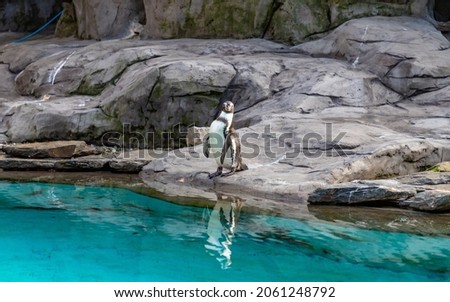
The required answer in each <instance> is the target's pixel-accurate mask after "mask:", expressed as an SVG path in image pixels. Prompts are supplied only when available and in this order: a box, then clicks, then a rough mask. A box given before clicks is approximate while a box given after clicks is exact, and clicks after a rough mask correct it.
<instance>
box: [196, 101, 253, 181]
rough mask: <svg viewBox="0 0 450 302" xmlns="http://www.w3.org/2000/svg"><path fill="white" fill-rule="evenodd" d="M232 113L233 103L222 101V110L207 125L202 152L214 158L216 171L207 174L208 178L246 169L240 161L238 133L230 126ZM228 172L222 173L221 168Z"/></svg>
mask: <svg viewBox="0 0 450 302" xmlns="http://www.w3.org/2000/svg"><path fill="white" fill-rule="evenodd" d="M233 115H234V104H233V103H232V102H230V101H227V102H225V103H223V106H222V111H221V112H220V115H219V117H218V118H217V119H215V120H214V121H213V122H212V123H211V126H210V127H209V133H208V134H207V135H206V137H205V139H204V141H203V154H204V155H205V156H206V157H210V154H211V155H212V156H213V157H214V158H215V159H216V162H217V171H216V172H214V173H210V174H209V178H214V177H217V176H230V175H233V174H234V173H235V172H237V171H242V170H247V169H248V167H247V165H245V164H244V163H243V162H242V158H241V141H240V139H239V134H238V133H237V132H236V130H235V129H234V128H233V127H232V126H231V124H232V122H233ZM224 167H225V168H226V169H229V170H230V172H227V173H224V174H222V171H223V168H224Z"/></svg>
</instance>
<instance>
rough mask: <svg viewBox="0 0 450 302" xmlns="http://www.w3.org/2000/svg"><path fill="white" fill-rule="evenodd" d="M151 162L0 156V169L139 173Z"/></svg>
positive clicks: (102, 157) (98, 156)
mask: <svg viewBox="0 0 450 302" xmlns="http://www.w3.org/2000/svg"><path fill="white" fill-rule="evenodd" d="M150 161H151V160H149V159H136V158H108V157H104V156H102V155H94V156H92V155H91V156H81V157H77V158H71V159H62V158H39V159H36V158H33V159H30V158H16V157H11V156H5V155H0V169H3V170H5V171H24V170H25V171H43V170H44V171H49V170H56V171H85V172H91V171H113V172H122V173H139V172H140V171H141V170H142V167H144V166H145V165H147V164H148V163H149V162H150Z"/></svg>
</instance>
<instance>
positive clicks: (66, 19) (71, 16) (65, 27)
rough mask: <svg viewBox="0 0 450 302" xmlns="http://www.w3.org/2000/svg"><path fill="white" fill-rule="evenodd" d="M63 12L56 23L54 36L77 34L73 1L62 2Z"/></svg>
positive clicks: (62, 36) (64, 36)
mask: <svg viewBox="0 0 450 302" xmlns="http://www.w3.org/2000/svg"><path fill="white" fill-rule="evenodd" d="M63 8H64V11H63V14H62V15H61V17H60V18H59V19H58V23H57V24H56V29H55V36H56V37H58V38H66V37H72V36H76V34H77V29H78V26H77V19H76V16H75V7H74V5H73V3H66V2H64V3H63Z"/></svg>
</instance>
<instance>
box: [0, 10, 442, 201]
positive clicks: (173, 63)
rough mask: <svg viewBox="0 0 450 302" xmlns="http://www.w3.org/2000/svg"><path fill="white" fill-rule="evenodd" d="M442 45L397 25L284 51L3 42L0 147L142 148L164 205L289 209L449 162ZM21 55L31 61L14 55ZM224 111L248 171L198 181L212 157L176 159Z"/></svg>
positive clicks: (382, 21)
mask: <svg viewBox="0 0 450 302" xmlns="http://www.w3.org/2000/svg"><path fill="white" fill-rule="evenodd" d="M375 29H376V30H375ZM49 44H51V45H54V46H52V47H42V45H49ZM449 46H450V44H449V42H448V40H447V39H446V38H445V37H444V36H443V35H442V34H441V33H440V32H438V31H437V30H436V29H435V28H434V27H433V26H432V25H430V24H428V23H427V22H426V21H423V20H422V19H416V18H410V17H395V18H394V17H392V18H387V17H372V18H363V19H358V20H352V21H350V22H347V23H345V24H343V25H342V26H340V27H338V28H337V29H336V30H334V31H333V32H331V33H330V34H329V35H328V36H326V37H324V38H322V39H320V40H317V41H313V42H308V43H304V44H300V45H297V46H294V47H290V46H286V45H283V44H278V43H274V42H270V41H267V40H262V39H252V40H193V39H183V40H164V41H143V40H110V41H103V42H94V41H88V42H86V41H76V40H70V39H63V40H56V39H49V40H45V39H39V40H35V41H30V42H24V43H22V44H8V45H5V46H2V47H1V48H0V62H1V65H0V67H1V68H3V70H5V73H3V74H2V81H1V82H2V84H1V86H0V91H9V92H8V93H6V92H5V94H4V95H2V98H0V108H1V109H2V110H1V111H0V121H1V122H0V139H1V140H3V141H4V142H8V143H18V142H29V141H43V140H57V139H64V140H69V139H81V140H84V141H86V142H88V143H93V144H97V145H102V144H104V145H110V146H116V147H122V146H125V147H140V148H146V149H151V150H152V151H154V152H153V153H154V154H152V155H151V160H152V161H151V163H150V164H149V165H148V166H146V167H145V168H144V169H143V171H142V172H141V177H142V178H143V179H144V181H145V182H146V183H147V184H148V185H150V186H152V187H154V188H156V189H158V190H160V191H162V192H165V193H167V194H183V195H187V196H198V195H201V194H202V193H199V192H204V191H205V190H219V191H224V192H228V193H231V194H237V195H239V194H241V193H242V194H244V193H245V194H250V195H253V196H259V197H265V198H271V199H280V200H289V201H294V202H302V201H306V200H307V197H308V195H309V194H310V193H311V192H313V191H314V190H316V189H317V188H323V187H326V186H328V185H335V184H336V183H344V182H350V181H353V180H361V179H365V180H373V179H378V178H387V177H391V176H394V175H409V174H412V173H415V172H419V171H423V170H425V169H427V168H428V167H431V166H434V165H435V164H437V163H439V162H442V161H448V160H450V147H449V144H448V142H449V139H450V130H449V129H450V127H449V126H450V120H449V117H450V111H449V110H450V109H449V108H450V107H449V106H448V102H449V95H450V94H449V93H450V91H449V89H450V88H449V85H450V61H448V60H447V59H446V58H448V55H449V53H448V49H449ZM25 49H26V51H30V52H31V53H32V54H33V60H31V61H30V59H29V58H27V57H25V56H23V57H18V56H17V55H16V54H17V53H20V52H21V51H25ZM11 87H14V88H15V90H16V91H10V89H9V88H11ZM226 100H231V101H233V102H234V103H235V108H236V113H235V118H234V122H235V127H236V128H237V129H238V132H239V134H240V137H241V142H242V152H243V158H244V161H245V162H246V163H247V164H248V165H249V170H247V171H243V172H239V173H237V174H236V175H233V176H231V177H223V178H216V179H214V180H209V179H208V177H207V173H208V172H213V171H215V169H216V165H215V161H214V159H206V158H204V156H203V155H202V152H201V146H191V147H185V148H181V149H178V147H180V146H185V145H186V144H185V142H184V141H183V139H184V136H183V135H184V134H185V133H187V128H188V127H189V126H192V125H194V124H195V125H196V126H200V127H204V126H208V125H209V123H210V122H211V121H212V120H213V119H214V117H215V114H216V113H217V108H218V107H219V106H220V104H221V102H223V101H226ZM168 133H171V134H170V135H168ZM178 138H181V141H178ZM162 146H163V147H170V148H172V150H171V151H168V152H167V151H161V150H160V147H162ZM180 188H183V189H180ZM177 192H178V193H177ZM422 195H423V194H422ZM436 196H437V198H440V199H439V200H441V201H442V200H443V201H444V202H445V201H446V199H445V198H441V197H439V196H441V195H439V194H437V195H436ZM419 197H420V196H418V197H417V198H418V199H419Z"/></svg>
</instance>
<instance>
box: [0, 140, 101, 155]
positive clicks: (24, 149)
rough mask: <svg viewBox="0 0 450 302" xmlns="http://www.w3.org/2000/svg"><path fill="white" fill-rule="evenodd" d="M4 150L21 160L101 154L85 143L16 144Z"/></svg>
mask: <svg viewBox="0 0 450 302" xmlns="http://www.w3.org/2000/svg"><path fill="white" fill-rule="evenodd" d="M2 150H3V151H4V152H5V153H6V154H8V155H10V156H13V157H20V158H72V157H80V156H86V155H92V154H98V153H99V151H97V150H96V149H95V148H94V147H91V146H88V145H87V144H86V142H84V141H53V142H44V143H30V144H14V145H5V146H3V147H2Z"/></svg>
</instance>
